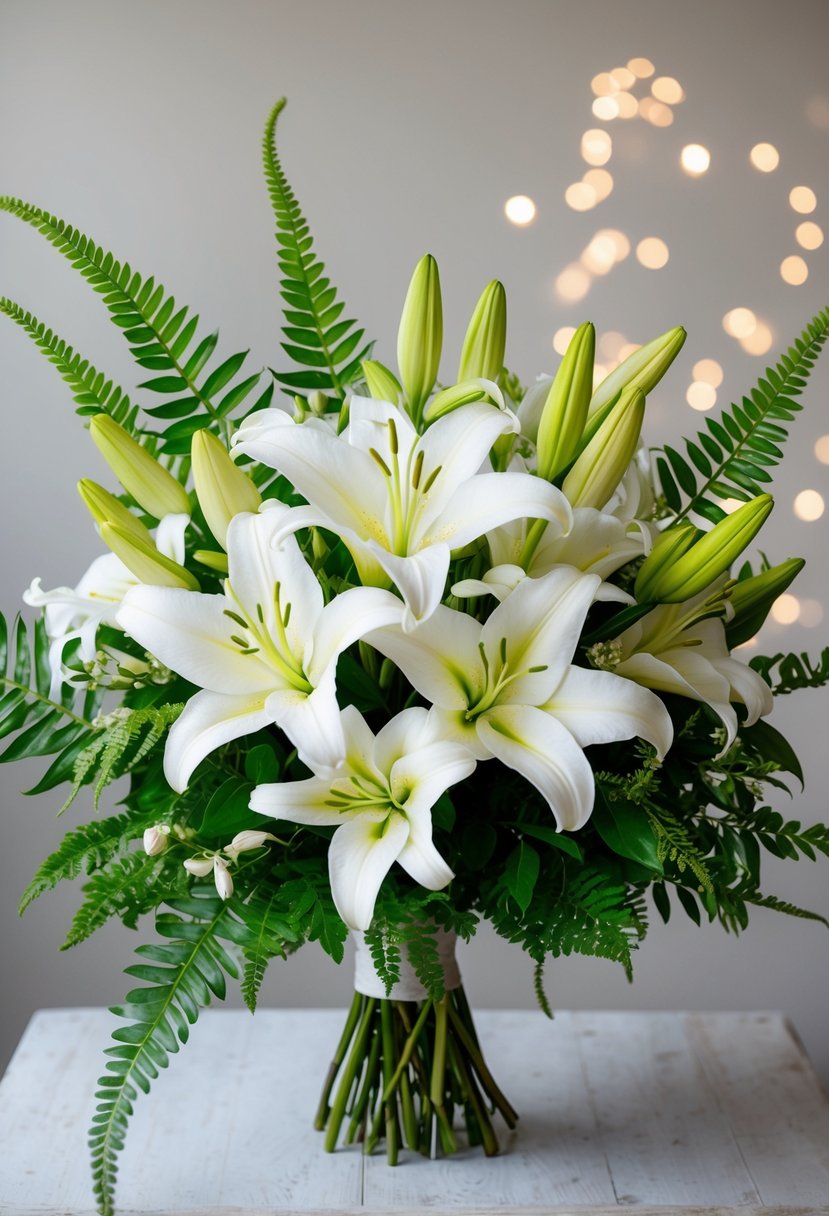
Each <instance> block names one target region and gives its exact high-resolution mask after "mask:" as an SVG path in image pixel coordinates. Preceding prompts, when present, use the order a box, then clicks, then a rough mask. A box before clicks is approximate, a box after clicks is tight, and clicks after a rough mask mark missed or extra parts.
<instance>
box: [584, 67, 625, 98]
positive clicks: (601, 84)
mask: <svg viewBox="0 0 829 1216" xmlns="http://www.w3.org/2000/svg"><path fill="white" fill-rule="evenodd" d="M621 87H622V86H621V85H620V84H619V82H618V81H617V80H615V79H614V78H613V76H612V75H611V74H610V72H599V74H598V76H594V77H593V79H592V80H591V81H590V88H591V89H592V90H593V92H594V93H595V94H596V96H597V97H606V96H607V94H608V93H616V92H618V90H619V89H620V88H621Z"/></svg>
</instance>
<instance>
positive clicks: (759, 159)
mask: <svg viewBox="0 0 829 1216" xmlns="http://www.w3.org/2000/svg"><path fill="white" fill-rule="evenodd" d="M748 159H749V160H750V161H751V163H752V165H754V168H755V169H759V170H760V172H761V173H773V172H774V170H775V169H776V168H777V166H778V165H779V164H780V153H779V152H778V151H777V149H776V148H775V146H774V144H755V145H754V147H753V148H752V149H751V151H750V152H749V154H748Z"/></svg>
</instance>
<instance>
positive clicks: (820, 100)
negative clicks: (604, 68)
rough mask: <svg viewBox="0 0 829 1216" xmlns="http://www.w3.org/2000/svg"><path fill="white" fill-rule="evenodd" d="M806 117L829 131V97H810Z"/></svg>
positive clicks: (822, 129)
mask: <svg viewBox="0 0 829 1216" xmlns="http://www.w3.org/2000/svg"><path fill="white" fill-rule="evenodd" d="M628 67H630V64H628ZM806 117H807V118H808V120H809V122H810V123H811V124H812V126H813V127H817V129H818V131H829V97H825V96H823V94H821V93H817V94H815V96H814V97H810V98H809V100H808V101H807V103H806Z"/></svg>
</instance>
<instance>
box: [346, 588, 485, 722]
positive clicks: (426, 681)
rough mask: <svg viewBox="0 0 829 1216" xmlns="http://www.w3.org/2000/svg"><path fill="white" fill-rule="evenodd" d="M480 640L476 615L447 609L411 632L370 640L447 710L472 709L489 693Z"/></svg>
mask: <svg viewBox="0 0 829 1216" xmlns="http://www.w3.org/2000/svg"><path fill="white" fill-rule="evenodd" d="M480 636H481V633H480V626H479V624H478V622H477V621H475V620H473V618H472V617H471V616H469V615H468V614H467V613H465V612H455V611H454V609H452V608H446V607H444V605H442V604H441V605H439V606H438V607H437V608H436V609H435V611H434V612H433V613H432V615H431V616H430V617H429V619H428V620H426V621H424V622H423V624H422V625H418V627H417V629H415V630H413V631H412V632H411V633H404V632H403V631H402V629H378V630H376V631H374V632H373V633H370V634H367V635H366V638H365V640H366V641H367V642H368V643H369V645H370V646H373V647H374V648H375V650H379V651H380V653H381V654H384V655H385V656H386V657H387V658H389V659H391V660H392V662H393V663H396V664H397V666H398V667H399V668H400V670H401V671H402V672H403V674H404V676H405V677H406V679H407V680H408V681H409V683H410V684H411V685H412V686H413V687H414V688H416V689H417V691H418V692H419V693H420V694H421V695H422V696H424V697H426V699H427V700H428V701H432V702H434V704H435V705H440V706H442V707H443V708H445V709H466V708H467V706H468V705H470V704H471V703H472V702H474V701H475V700H477V698H478V697H479V696H480V694H481V692H482V690H483V669H482V667H481V656H480V653H479V651H478V642H479V640H480Z"/></svg>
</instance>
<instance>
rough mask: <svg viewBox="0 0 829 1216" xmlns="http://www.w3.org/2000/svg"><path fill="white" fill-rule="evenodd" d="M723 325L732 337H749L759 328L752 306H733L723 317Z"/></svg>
mask: <svg viewBox="0 0 829 1216" xmlns="http://www.w3.org/2000/svg"><path fill="white" fill-rule="evenodd" d="M722 327H723V329H724V330H725V332H726V333H727V334H730V335H731V337H732V338H747V337H748V336H749V334H752V333H754V331H755V329H756V328H757V318H756V317H755V315H754V313H753V312H752V311H751V309H750V308H742V307H741V308H732V309H731V311H730V312H727V313H726V314H725V316H724V317H723V319H722Z"/></svg>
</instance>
